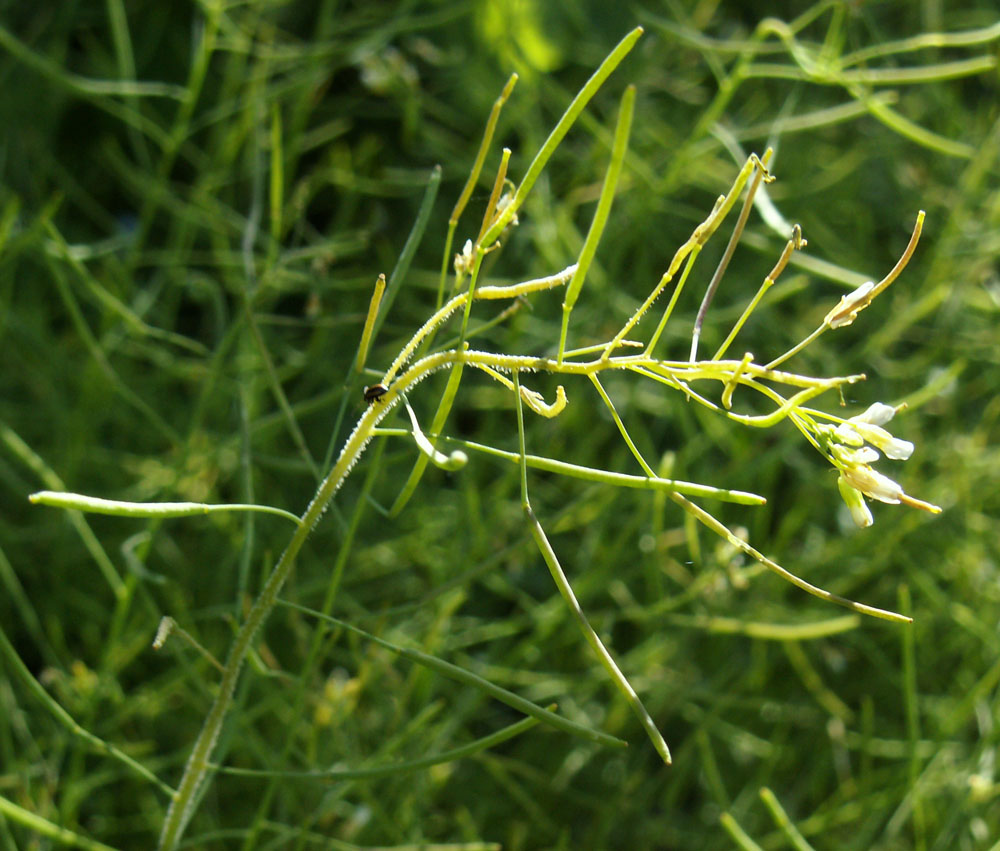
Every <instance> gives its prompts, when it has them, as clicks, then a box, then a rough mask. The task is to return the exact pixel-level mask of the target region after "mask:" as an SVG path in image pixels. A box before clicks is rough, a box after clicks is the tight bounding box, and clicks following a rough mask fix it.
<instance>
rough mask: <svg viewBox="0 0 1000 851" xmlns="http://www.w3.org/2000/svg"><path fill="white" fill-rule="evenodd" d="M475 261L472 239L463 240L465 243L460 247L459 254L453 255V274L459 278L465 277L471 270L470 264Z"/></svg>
mask: <svg viewBox="0 0 1000 851" xmlns="http://www.w3.org/2000/svg"><path fill="white" fill-rule="evenodd" d="M474 262H475V257H474V256H473V253H472V240H471V239H467V240H465V245H464V246H463V248H462V253H461V254H456V255H455V274H456V275H458V276H459V277H460V278H462V277H465V276H466V275H468V274H469V273H470V272H472V266H473V264H474Z"/></svg>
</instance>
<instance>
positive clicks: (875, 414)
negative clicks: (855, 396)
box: [848, 402, 896, 426]
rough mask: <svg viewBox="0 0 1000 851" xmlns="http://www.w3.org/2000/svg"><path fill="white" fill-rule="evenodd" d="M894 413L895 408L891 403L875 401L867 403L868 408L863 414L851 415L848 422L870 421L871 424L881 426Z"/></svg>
mask: <svg viewBox="0 0 1000 851" xmlns="http://www.w3.org/2000/svg"><path fill="white" fill-rule="evenodd" d="M895 414H896V409H895V408H894V407H892V405H886V404H885V403H884V402H875V403H874V404H873V405H869V406H868V410H867V411H865V412H864V413H863V414H858V415H857V416H856V417H851V418H850V419H849V420H848V422H851V423H871V424H872V425H877V426H881V425H885V424H886V423H887V422H889V420H891V419H892V418H893V417H894V416H895Z"/></svg>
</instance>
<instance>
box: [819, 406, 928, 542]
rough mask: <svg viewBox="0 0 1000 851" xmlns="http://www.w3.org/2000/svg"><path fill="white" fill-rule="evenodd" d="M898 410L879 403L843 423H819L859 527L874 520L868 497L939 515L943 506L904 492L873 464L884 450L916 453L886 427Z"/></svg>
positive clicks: (896, 454) (900, 457) (898, 456)
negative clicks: (866, 498) (867, 501)
mask: <svg viewBox="0 0 1000 851" xmlns="http://www.w3.org/2000/svg"><path fill="white" fill-rule="evenodd" d="M896 411H897V409H896V408H894V407H892V406H891V405H885V404H883V403H882V402H876V403H875V404H874V405H872V406H871V407H869V408H868V410H866V411H865V412H864V413H863V414H858V415H857V416H855V417H851V418H850V419H848V420H845V421H844V422H842V423H840V424H839V425H836V426H834V425H819V426H817V427H816V432H817V434H818V435H819V436H820V437H821V438H822V439H823V440H824V441H825V442H826V448H827V450H828V451H829V453H830V457H831V459H832V460H833V463H834V465H835V466H836V467H837V469H838V470H840V476H839V478H838V479H837V485H838V487H839V488H840V495H841V496H842V497H843V498H844V502H845V503H847V507H848V508H849V509H850V511H851V517H853V518H854V522H855V523H857V525H858V526H861V527H866V526H871V525H872V523H874V522H875V521H874V519H873V518H872V513H871V511H870V510H869V509H868V504H867V503H866V502H865V499H864V498H865V496H868V497H871V498H872V499H877V500H878V501H879V502H887V503H890V504H893V505H898V504H899V503H904V504H906V505H909V506H911V507H913V508H920V509H922V510H923V511H929V512H931V513H933V514H938V513H939V512H940V511H941V509H940V508H939V507H938V506H936V505H932V504H931V503H929V502H924V501H923V500H919V499H916V498H914V497H912V496H909V495H908V494H906V493H905V492H904V491H903V488H902V487H900V485H899V484H898V483H897V482H895V481H893V480H892V479H890V478H889V477H888V476H886V475H884V474H882V473H880V472H878V471H877V470H875V469H874V468H873V467H872V464H874V463H875V462H876V461H878V460H879V458H881V457H882V455H881V453H884V454H885V456H886V457H887V458H891V459H893V460H896V461H905V460H906V459H907V458H909V457H910V455H912V454H913V444H912V443H910V441H908V440H900V439H899V438H898V437H893V436H892V434H890V433H889V432H888V431H887V430H886V429H885V428H883V426H884V425H885V424H886V423H887V422H889V420H891V419H892V418H893V416H894V415H895V413H896Z"/></svg>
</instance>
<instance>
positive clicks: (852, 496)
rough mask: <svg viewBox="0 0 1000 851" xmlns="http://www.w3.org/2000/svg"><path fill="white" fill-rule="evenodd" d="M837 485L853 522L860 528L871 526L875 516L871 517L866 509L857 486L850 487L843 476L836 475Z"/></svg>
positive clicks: (866, 505) (866, 506)
mask: <svg viewBox="0 0 1000 851" xmlns="http://www.w3.org/2000/svg"><path fill="white" fill-rule="evenodd" d="M837 487H839V488H840V495H841V496H842V497H843V498H844V502H846V503H847V507H848V508H849V509H850V512H851V517H852V519H853V520H854V522H855V523H856V524H857V525H858V526H860V527H861V528H862V529H867V528H868V527H869V526H871V525H872V523H874V522H875V518H874V517H872V513H871V511H869V510H868V504H867V503H866V502H865V498H864V496H862V494H861V491H859V490H858V489H857V488H852V487H851V486H850V485H849V484H848V483H847V480H846V479H845V478H844V477H843V476H840V477H838V479H837Z"/></svg>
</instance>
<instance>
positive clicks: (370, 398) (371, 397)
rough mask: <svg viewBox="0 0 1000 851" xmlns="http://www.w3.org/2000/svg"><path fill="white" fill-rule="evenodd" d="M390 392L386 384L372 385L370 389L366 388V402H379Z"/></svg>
mask: <svg viewBox="0 0 1000 851" xmlns="http://www.w3.org/2000/svg"><path fill="white" fill-rule="evenodd" d="M388 392H389V388H388V387H386V386H385V385H384V384H372V385H371V386H370V387H366V388H365V401H366V402H377V401H378V400H379V399H381V398H382V397H383V396H384V395H385V394H386V393H388Z"/></svg>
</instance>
